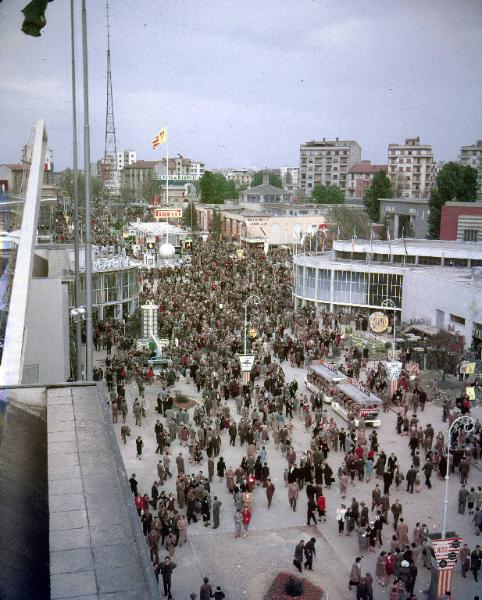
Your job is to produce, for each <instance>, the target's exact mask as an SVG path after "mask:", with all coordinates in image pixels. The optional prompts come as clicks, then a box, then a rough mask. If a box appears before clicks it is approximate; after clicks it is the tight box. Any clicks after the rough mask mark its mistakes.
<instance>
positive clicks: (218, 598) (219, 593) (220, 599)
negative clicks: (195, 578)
mask: <svg viewBox="0 0 482 600" xmlns="http://www.w3.org/2000/svg"><path fill="white" fill-rule="evenodd" d="M225 598H226V595H225V593H224V592H223V590H222V589H221V586H220V585H218V586H216V591H215V592H214V600H224V599H225Z"/></svg>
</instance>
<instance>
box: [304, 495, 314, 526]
mask: <svg viewBox="0 0 482 600" xmlns="http://www.w3.org/2000/svg"><path fill="white" fill-rule="evenodd" d="M315 510H316V503H315V501H314V500H313V496H310V497H309V498H308V506H307V515H306V524H307V525H311V519H313V521H314V522H315V525H316V523H317V521H316V515H315Z"/></svg>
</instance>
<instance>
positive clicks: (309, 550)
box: [304, 537, 316, 571]
mask: <svg viewBox="0 0 482 600" xmlns="http://www.w3.org/2000/svg"><path fill="white" fill-rule="evenodd" d="M315 544H316V538H314V537H312V538H311V539H310V540H308V541H307V542H306V544H305V547H304V552H305V559H306V560H305V568H307V569H309V570H310V571H313V557H314V556H316V548H315Z"/></svg>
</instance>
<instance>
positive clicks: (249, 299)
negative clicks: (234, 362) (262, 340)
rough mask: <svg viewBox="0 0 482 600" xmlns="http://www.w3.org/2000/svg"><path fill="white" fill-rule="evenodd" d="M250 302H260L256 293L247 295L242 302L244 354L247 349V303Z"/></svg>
mask: <svg viewBox="0 0 482 600" xmlns="http://www.w3.org/2000/svg"><path fill="white" fill-rule="evenodd" d="M250 302H253V303H254V304H259V303H260V299H259V296H257V295H256V294H251V296H248V297H247V298H246V302H245V303H244V354H246V351H247V339H246V335H247V330H248V304H249V303H250Z"/></svg>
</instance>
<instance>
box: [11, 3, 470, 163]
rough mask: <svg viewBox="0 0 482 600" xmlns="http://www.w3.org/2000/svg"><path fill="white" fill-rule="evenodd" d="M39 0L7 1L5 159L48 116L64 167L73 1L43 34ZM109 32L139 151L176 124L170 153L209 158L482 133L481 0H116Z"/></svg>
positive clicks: (101, 93)
mask: <svg viewBox="0 0 482 600" xmlns="http://www.w3.org/2000/svg"><path fill="white" fill-rule="evenodd" d="M27 1H28V0H4V1H3V2H2V3H1V4H0V133H1V137H0V141H1V143H0V162H16V161H18V159H19V149H20V146H21V145H22V144H23V143H25V142H26V141H27V139H28V136H29V131H30V129H31V126H32V125H33V123H34V122H35V120H36V119H37V118H39V117H43V118H44V119H45V121H46V124H47V129H48V135H49V146H50V147H51V148H52V150H53V154H54V162H55V165H56V169H61V168H64V167H65V166H68V165H70V164H71V85H70V77H71V75H70V21H69V19H70V17H69V14H70V11H69V6H70V2H69V1H68V0H55V1H54V2H52V3H50V4H49V5H48V9H47V25H46V27H45V29H44V30H43V33H42V37H40V38H32V37H29V36H26V35H24V34H23V33H21V31H20V27H21V22H22V16H21V14H20V12H19V11H20V10H21V8H22V7H23V6H24V5H25V4H26V3H27ZM76 4H77V6H78V7H79V8H80V0H76ZM104 4H105V3H104V1H103V0H89V1H88V2H87V6H88V21H89V22H88V35H89V79H90V114H91V123H90V124H91V151H92V159H93V160H94V159H97V158H100V157H101V156H102V154H103V151H104V124H105V103H106V100H105V88H106V74H105V70H106V27H105V8H104ZM77 17H78V18H77V24H78V25H80V10H79V11H78V15H77ZM78 33H79V35H78V44H77V57H78V64H77V66H78V75H79V77H78V91H79V92H82V87H81V77H80V75H81V53H80V50H81V44H80V41H81V40H80V27H79V29H78ZM111 36H112V40H111V55H112V78H113V87H114V109H115V122H116V129H117V148H118V149H124V148H131V149H134V150H136V151H137V156H138V158H144V159H155V158H156V157H160V152H159V151H157V154H156V153H154V152H153V151H152V149H151V147H150V141H151V139H152V137H153V135H154V134H155V133H157V131H158V130H159V129H160V128H161V127H162V126H164V125H166V124H167V126H168V131H169V153H170V154H171V155H173V154H177V153H181V154H183V155H184V156H189V157H191V158H194V159H198V160H204V161H205V163H206V165H207V167H208V168H209V167H223V166H226V167H227V166H231V167H234V166H238V167H244V166H255V167H258V168H263V167H265V166H269V167H279V166H283V165H297V164H298V160H299V145H300V143H302V142H304V141H307V140H311V139H320V138H323V137H326V138H327V139H330V138H334V137H336V136H337V137H339V138H340V139H353V140H356V141H358V143H359V144H360V145H361V147H362V158H365V159H371V160H372V161H373V162H377V163H384V162H386V161H387V145H388V144H389V143H393V142H401V141H403V140H404V139H405V138H406V137H414V136H417V135H419V136H420V137H421V139H422V141H423V142H427V143H430V144H432V145H433V149H434V153H435V157H436V159H437V160H451V159H456V158H457V155H458V152H459V148H460V146H461V145H463V144H472V143H474V142H475V141H476V140H477V139H481V138H482V111H481V107H482V69H481V64H482V61H481V58H482V52H481V39H482V2H481V1H476V0H473V1H470V0H452V1H447V0H428V1H424V0H415V1H410V0H403V1H402V2H400V1H399V0H398V1H394V0H380V1H378V0H371V1H368V0H353V1H351V0H346V1H342V0H324V1H323V0H318V1H317V0H309V1H308V0H258V1H254V0H237V1H231V0H216V1H215V0H203V1H199V0H175V1H172V0H171V1H169V2H168V1H165V0H162V1H161V0H111ZM81 98H82V97H81V96H79V117H81V109H82V102H81ZM79 125H80V126H79V138H81V137H82V119H81V118H79ZM161 148H162V147H161ZM161 152H164V150H163V149H162V150H161ZM80 156H82V155H80Z"/></svg>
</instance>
